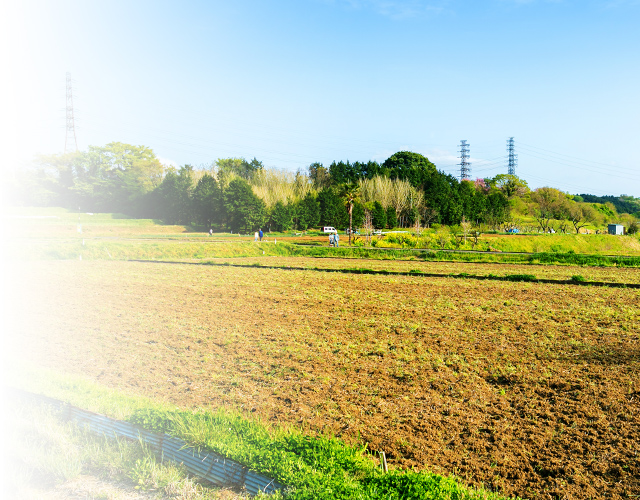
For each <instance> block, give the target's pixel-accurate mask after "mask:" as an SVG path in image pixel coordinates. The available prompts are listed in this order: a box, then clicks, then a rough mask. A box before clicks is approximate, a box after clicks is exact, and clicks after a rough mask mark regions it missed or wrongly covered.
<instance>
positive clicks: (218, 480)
mask: <svg viewBox="0 0 640 500" xmlns="http://www.w3.org/2000/svg"><path fill="white" fill-rule="evenodd" d="M11 392H13V393H14V394H15V395H19V396H20V397H22V398H28V399H32V400H37V401H41V402H44V403H47V404H49V405H51V406H53V407H55V408H56V409H59V410H60V411H61V412H62V415H63V417H64V418H68V419H70V420H73V421H74V422H76V423H77V424H78V425H80V426H82V427H84V428H86V429H89V430H90V431H91V432H94V433H97V434H101V435H104V436H106V437H109V438H114V437H125V438H129V439H135V440H141V441H143V442H145V443H147V444H149V445H150V446H151V448H152V449H154V450H155V451H156V452H157V453H158V454H159V455H160V456H161V457H162V459H163V460H169V461H171V462H176V463H182V464H184V466H185V467H186V469H187V471H189V472H190V473H191V474H193V475H195V476H198V477H201V478H203V479H206V480H207V481H210V482H211V483H213V484H216V485H218V486H224V487H237V488H244V489H245V490H246V491H247V492H249V493H250V494H252V495H256V494H258V492H263V493H273V492H274V491H276V490H278V489H280V488H282V487H283V485H282V484H280V483H278V482H277V481H275V480H273V479H271V478H269V477H266V476H263V475H262V474H258V473H257V472H254V471H251V470H249V469H248V468H247V467H245V466H243V465H242V464H240V463H238V462H236V461H234V460H230V459H228V458H226V457H224V456H222V455H220V454H218V453H215V452H213V451H210V450H201V451H200V450H197V449H195V448H193V447H190V446H189V445H188V444H187V443H185V442H184V441H182V440H181V439H177V438H174V437H171V436H169V435H168V434H158V433H154V432H150V431H148V430H146V429H142V428H140V427H137V426H135V425H133V424H130V423H129V422H123V421H121V420H116V419H113V418H110V417H106V416H104V415H99V414H97V413H93V412H90V411H87V410H83V409H81V408H78V407H76V406H73V405H70V404H67V403H65V402H63V401H59V400H57V399H53V398H49V397H46V396H40V395H37V394H32V393H29V392H25V391H19V390H17V389H12V390H11Z"/></svg>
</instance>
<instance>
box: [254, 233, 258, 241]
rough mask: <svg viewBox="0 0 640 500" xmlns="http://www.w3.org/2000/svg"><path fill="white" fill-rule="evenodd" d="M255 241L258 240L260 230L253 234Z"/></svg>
mask: <svg viewBox="0 0 640 500" xmlns="http://www.w3.org/2000/svg"><path fill="white" fill-rule="evenodd" d="M253 241H258V231H256V232H255V234H254V235H253Z"/></svg>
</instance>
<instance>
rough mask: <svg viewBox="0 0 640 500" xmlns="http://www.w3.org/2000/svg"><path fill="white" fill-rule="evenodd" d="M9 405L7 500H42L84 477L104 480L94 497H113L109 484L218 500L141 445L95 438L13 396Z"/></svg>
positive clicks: (53, 413) (212, 491) (197, 499)
mask: <svg viewBox="0 0 640 500" xmlns="http://www.w3.org/2000/svg"><path fill="white" fill-rule="evenodd" d="M5 403H6V406H5V408H4V409H5V412H6V413H7V415H9V416H10V419H9V420H8V422H7V423H8V427H7V428H6V429H5V430H7V435H6V441H5V452H6V453H7V455H6V456H7V457H10V460H7V461H6V463H5V467H7V469H8V474H7V475H6V476H5V477H6V479H7V480H8V481H7V482H6V483H5V484H3V487H2V491H3V492H4V493H5V494H7V495H9V496H7V498H41V494H43V492H42V490H44V491H47V490H50V489H51V488H53V487H55V486H56V485H60V484H64V483H66V482H68V481H73V480H79V481H80V484H82V480H81V479H80V475H91V476H96V477H99V478H101V479H102V480H103V481H106V485H107V486H105V485H104V484H102V485H101V486H100V488H99V491H95V488H96V486H95V485H93V484H90V485H88V486H87V487H88V488H89V489H90V490H92V491H91V495H92V496H91V498H113V496H112V495H113V494H114V491H113V490H112V489H111V488H109V487H108V485H109V484H110V482H114V483H118V484H123V483H124V484H128V485H129V488H130V489H131V490H134V489H138V490H151V491H158V492H162V493H163V494H164V495H165V496H164V498H190V499H193V500H205V499H214V498H220V495H219V494H218V493H219V490H218V489H212V488H207V487H204V486H202V485H201V484H199V483H198V482H197V481H194V480H193V479H192V478H190V477H189V476H188V475H187V474H186V472H185V470H184V468H183V467H181V466H179V465H177V464H172V463H167V462H164V463H163V462H162V461H161V460H159V459H158V458H157V457H156V456H155V455H154V453H153V452H151V451H150V449H149V448H148V447H147V446H145V445H144V444H143V443H141V442H138V441H131V440H127V439H107V438H105V437H104V436H99V435H95V434H92V433H90V432H89V431H87V430H85V429H83V428H81V427H78V426H76V425H75V424H73V423H71V422H67V421H65V420H64V419H63V418H61V417H62V416H61V415H60V414H59V410H55V409H53V408H52V407H50V406H48V405H46V404H44V403H38V402H36V401H29V402H27V401H21V400H19V399H14V398H11V399H9V400H7V401H5ZM74 488H77V486H74ZM37 490H40V491H37ZM42 497H44V496H42Z"/></svg>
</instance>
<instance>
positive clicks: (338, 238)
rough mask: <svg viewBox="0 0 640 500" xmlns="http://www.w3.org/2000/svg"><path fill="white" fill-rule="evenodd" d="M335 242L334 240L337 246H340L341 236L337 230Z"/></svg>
mask: <svg viewBox="0 0 640 500" xmlns="http://www.w3.org/2000/svg"><path fill="white" fill-rule="evenodd" d="M333 242H334V244H335V246H337V247H339V246H340V236H338V233H337V232H336V234H334V235H333Z"/></svg>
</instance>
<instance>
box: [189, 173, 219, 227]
mask: <svg viewBox="0 0 640 500" xmlns="http://www.w3.org/2000/svg"><path fill="white" fill-rule="evenodd" d="M193 210H194V214H193V218H194V220H195V221H196V222H197V223H198V224H202V225H207V226H209V227H214V226H216V227H219V226H220V224H221V223H222V210H223V208H222V192H221V190H220V186H218V182H217V181H216V179H215V177H213V176H211V175H209V174H204V175H203V176H202V177H201V178H200V180H199V181H198V184H197V185H196V187H195V189H194V190H193Z"/></svg>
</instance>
